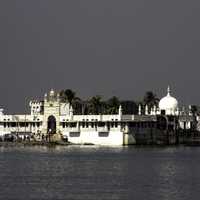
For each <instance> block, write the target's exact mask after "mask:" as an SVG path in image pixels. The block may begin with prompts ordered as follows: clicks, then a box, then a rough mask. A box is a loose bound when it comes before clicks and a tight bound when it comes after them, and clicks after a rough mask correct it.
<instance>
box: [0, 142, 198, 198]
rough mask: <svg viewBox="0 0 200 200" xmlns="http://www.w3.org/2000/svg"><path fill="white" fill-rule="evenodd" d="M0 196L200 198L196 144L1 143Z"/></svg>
mask: <svg viewBox="0 0 200 200" xmlns="http://www.w3.org/2000/svg"><path fill="white" fill-rule="evenodd" d="M0 199H3V200H7V199H8V200H9V199H13V200H18V199H19V200H28V199H39V200H40V199H48V200H56V199H69V200H71V199H91V200H104V199H107V200H112V199H120V200H126V199H130V200H132V199H136V200H140V199H142V200H175V199H176V200H179V199H180V200H193V199H195V200H197V199H200V147H165V148H164V147H162V148H161V147H133V146H131V147H118V148H116V147H112V148H111V147H109V148H106V147H98V146H64V147H63V146H55V147H44V146H32V147H31V146H25V147H23V146H13V147H0Z"/></svg>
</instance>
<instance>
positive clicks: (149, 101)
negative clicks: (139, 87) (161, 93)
mask: <svg viewBox="0 0 200 200" xmlns="http://www.w3.org/2000/svg"><path fill="white" fill-rule="evenodd" d="M158 103H159V99H158V98H157V97H156V94H154V93H153V92H152V91H148V92H146V93H145V96H144V98H143V105H144V106H145V105H148V107H149V109H151V108H153V106H158Z"/></svg>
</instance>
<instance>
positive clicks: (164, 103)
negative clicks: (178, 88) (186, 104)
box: [159, 87, 178, 113]
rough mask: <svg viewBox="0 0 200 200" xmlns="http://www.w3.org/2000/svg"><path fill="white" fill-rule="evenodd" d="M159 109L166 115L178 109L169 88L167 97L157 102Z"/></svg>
mask: <svg viewBox="0 0 200 200" xmlns="http://www.w3.org/2000/svg"><path fill="white" fill-rule="evenodd" d="M159 108H160V110H165V111H166V112H167V113H169V112H175V111H176V110H177V109H178V101H177V100H176V99H175V98H174V97H172V96H171V94H170V88H169V87H168V94H167V96H166V97H163V98H162V99H161V100H160V102H159Z"/></svg>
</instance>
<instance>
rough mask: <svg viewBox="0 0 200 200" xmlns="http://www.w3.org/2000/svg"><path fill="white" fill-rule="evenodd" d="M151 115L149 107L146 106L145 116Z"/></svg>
mask: <svg viewBox="0 0 200 200" xmlns="http://www.w3.org/2000/svg"><path fill="white" fill-rule="evenodd" d="M148 114H149V107H148V105H146V106H145V115H148Z"/></svg>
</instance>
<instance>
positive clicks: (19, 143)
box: [0, 141, 200, 148]
mask: <svg viewBox="0 0 200 200" xmlns="http://www.w3.org/2000/svg"><path fill="white" fill-rule="evenodd" d="M7 146H8V147H12V146H13V147H16V146H47V147H54V146H102V147H103V146H104V145H95V144H90V143H84V144H73V143H70V142H44V141H41V142H39V141H37V142H36V141H34V142H0V147H7ZM180 146H186V147H200V143H199V142H198V143H196V142H189V143H185V144H133V145H121V146H114V147H140V148H146V147H158V148H159V147H161V148H162V147H180ZM105 147H113V146H107V145H105Z"/></svg>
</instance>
